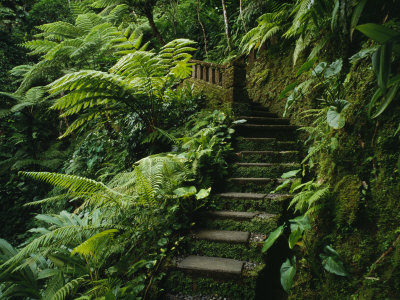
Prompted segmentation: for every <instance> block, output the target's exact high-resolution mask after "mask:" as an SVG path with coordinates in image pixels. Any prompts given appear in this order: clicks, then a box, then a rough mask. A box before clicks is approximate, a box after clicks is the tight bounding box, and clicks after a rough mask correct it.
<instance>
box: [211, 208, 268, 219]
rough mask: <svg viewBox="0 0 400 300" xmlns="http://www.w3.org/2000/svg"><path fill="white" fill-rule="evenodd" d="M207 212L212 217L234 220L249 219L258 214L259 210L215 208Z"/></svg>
mask: <svg viewBox="0 0 400 300" xmlns="http://www.w3.org/2000/svg"><path fill="white" fill-rule="evenodd" d="M207 214H208V215H209V216H211V217H214V218H221V219H235V220H251V219H253V218H254V217H256V216H258V215H259V214H260V213H259V212H249V211H231V210H217V211H209V212H207Z"/></svg>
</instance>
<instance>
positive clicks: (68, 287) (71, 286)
mask: <svg viewBox="0 0 400 300" xmlns="http://www.w3.org/2000/svg"><path fill="white" fill-rule="evenodd" d="M86 277H87V276H81V277H78V278H75V279H73V280H71V281H69V282H68V283H66V284H65V285H64V286H63V287H62V288H60V289H59V290H58V291H57V292H56V293H55V294H54V295H53V297H52V298H51V300H64V299H66V298H67V297H68V296H69V295H73V293H74V292H75V291H76V290H77V288H78V287H79V286H80V285H81V284H82V283H83V282H84V281H86Z"/></svg>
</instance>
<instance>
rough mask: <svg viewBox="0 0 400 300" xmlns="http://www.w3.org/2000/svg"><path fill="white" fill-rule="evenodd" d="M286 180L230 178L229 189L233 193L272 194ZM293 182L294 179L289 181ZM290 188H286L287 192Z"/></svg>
mask: <svg viewBox="0 0 400 300" xmlns="http://www.w3.org/2000/svg"><path fill="white" fill-rule="evenodd" d="M285 180H286V179H282V178H263V177H254V178H253V177H239V178H229V179H228V182H227V189H228V190H229V191H232V192H241V193H244V192H247V191H252V192H257V193H270V192H271V191H273V190H274V189H275V188H276V187H277V186H278V185H280V184H281V183H282V182H284V181H285ZM289 180H293V179H289ZM289 188H290V187H286V188H284V191H285V192H287V191H288V190H289Z"/></svg>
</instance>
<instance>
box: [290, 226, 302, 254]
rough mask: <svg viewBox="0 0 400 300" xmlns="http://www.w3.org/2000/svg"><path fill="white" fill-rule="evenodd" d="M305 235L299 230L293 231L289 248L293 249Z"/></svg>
mask: <svg viewBox="0 0 400 300" xmlns="http://www.w3.org/2000/svg"><path fill="white" fill-rule="evenodd" d="M302 235H303V231H302V230H301V229H300V228H298V229H297V230H295V231H292V233H291V234H290V236H289V241H288V242H289V248H290V249H293V247H294V245H296V243H297V242H298V240H299V239H301V236H302Z"/></svg>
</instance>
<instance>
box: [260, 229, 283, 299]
mask: <svg viewBox="0 0 400 300" xmlns="http://www.w3.org/2000/svg"><path fill="white" fill-rule="evenodd" d="M289 255H290V251H289V248H288V246H287V241H286V240H285V239H284V238H283V237H282V236H281V237H280V238H279V239H278V240H277V241H276V242H275V244H274V245H273V246H272V247H271V248H270V249H269V250H268V253H267V255H266V257H265V264H266V267H265V268H264V269H263V270H262V271H261V272H260V274H259V276H258V278H257V285H256V298H255V299H256V300H286V299H287V294H286V292H285V291H284V290H283V288H282V286H281V283H280V268H281V265H282V263H283V262H284V261H285V260H286V259H287V257H289Z"/></svg>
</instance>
